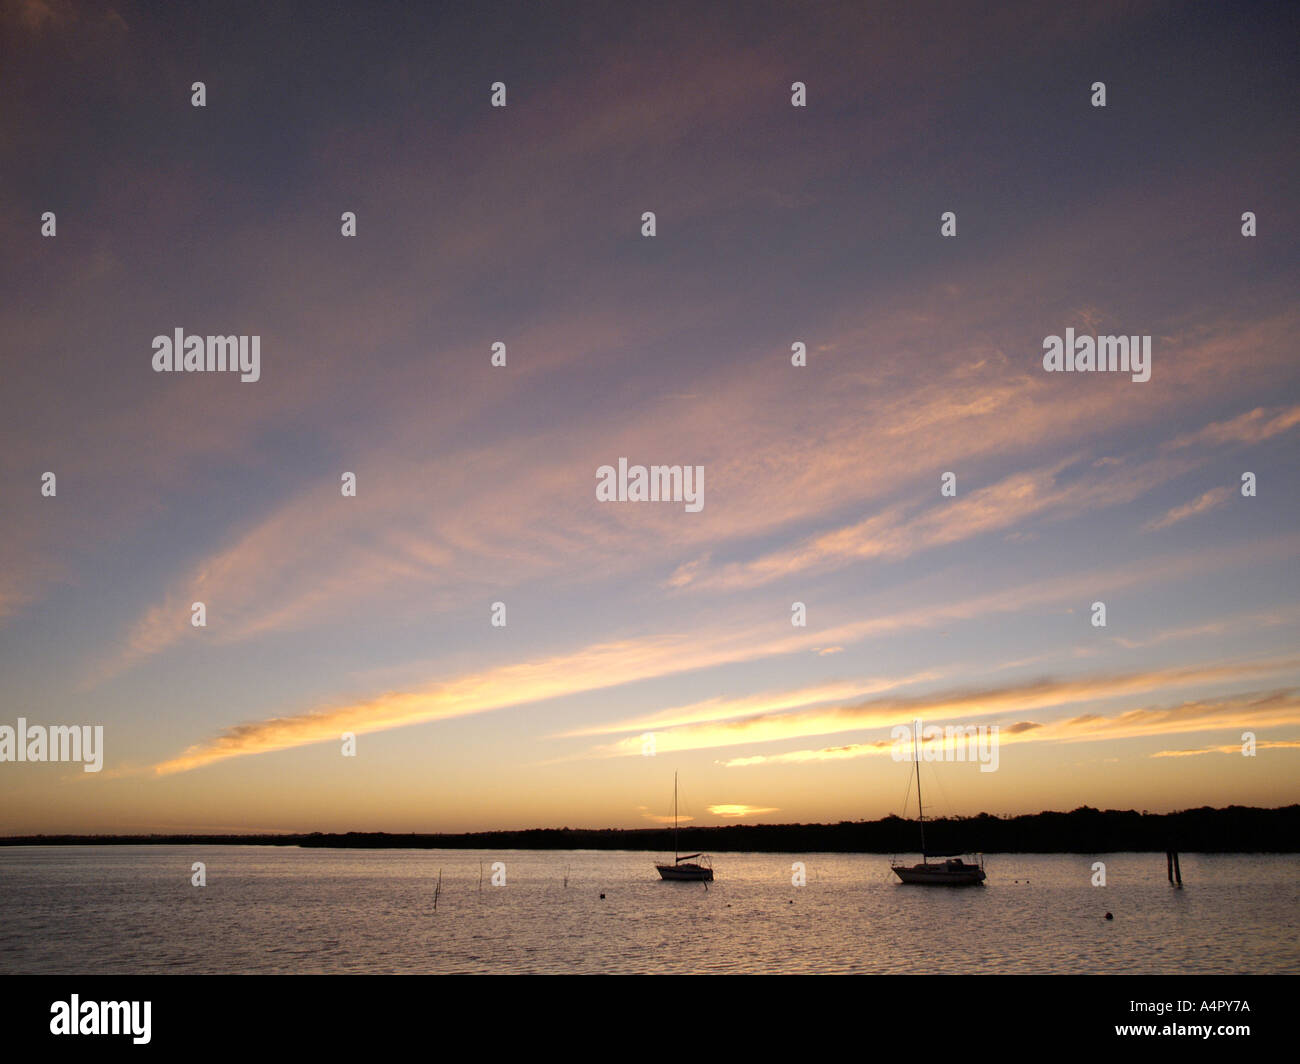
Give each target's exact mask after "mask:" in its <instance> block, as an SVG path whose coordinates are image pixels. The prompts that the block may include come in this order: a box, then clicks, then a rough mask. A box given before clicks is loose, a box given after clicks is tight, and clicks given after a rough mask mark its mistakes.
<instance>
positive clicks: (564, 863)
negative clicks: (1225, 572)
mask: <svg viewBox="0 0 1300 1064" xmlns="http://www.w3.org/2000/svg"><path fill="white" fill-rule="evenodd" d="M480 856H481V857H482V858H483V861H484V865H483V887H482V890H481V891H480V889H479V859H480ZM657 857H658V855H656V854H648V853H627V852H614V853H592V852H589V851H583V852H578V853H537V852H531V851H498V852H492V853H487V852H485V853H482V854H480V853H479V852H477V851H466V850H453V851H440V850H420V851H402V850H391V851H365V850H300V849H272V848H269V847H261V846H246V847H245V846H239V847H235V846H219V847H212V848H210V849H204V848H201V847H191V846H104V847H98V846H96V847H90V846H85V847H80V846H79V847H57V848H56V847H21V848H18V847H15V848H0V972H4V973H14V972H28V973H30V972H51V973H87V974H118V973H140V972H218V973H219V972H267V973H270V972H290V973H292V972H972V971H973V972H1000V973H1001V972H1005V973H1040V972H1041V973H1049V972H1090V973H1109V972H1157V973H1197V972H1207V973H1236V972H1293V973H1294V972H1300V944H1298V938H1300V936H1298V935H1297V923H1298V921H1300V857H1296V856H1270V857H1260V856H1229V857H1210V856H1196V855H1187V856H1184V857H1183V859H1182V868H1183V881H1184V883H1185V884H1186V887H1185V889H1183V890H1182V891H1178V890H1174V889H1172V888H1171V887H1170V886H1169V885H1168V883H1167V882H1166V880H1165V869H1164V857H1163V855H1162V854H1106V855H1101V856H1100V857H1085V856H1072V855H1071V856H1059V855H1053V856H1028V855H994V856H990V857H989V858H988V859H987V867H988V871H989V885H988V886H986V887H984V888H983V889H979V888H976V889H969V890H943V889H927V888H924V887H903V886H899V885H896V884H894V883H893V882H892V876H891V875H890V873H889V869H888V858H886V857H879V856H871V855H853V856H848V855H841V854H811V855H804V856H802V857H797V856H794V855H789V856H787V855H783V854H718V855H716V856H715V858H714V867H715V869H716V870H717V875H718V879H717V880H716V881H715V882H713V883H712V884H710V886H709V889H708V890H707V891H706V890H705V889H704V887H703V886H702V885H701V884H698V883H691V884H683V883H662V882H660V881H659V879H658V876H657V875H656V873H655V871H654V868H653V867H652V866H653V862H654V860H655V859H656V858H657ZM795 860H802V861H803V862H804V863H805V864H806V866H807V878H808V883H807V886H805V887H802V888H797V887H793V886H791V882H790V879H791V869H790V866H791V863H792V862H793V861H795ZM1094 860H1104V861H1105V862H1106V870H1107V880H1108V886H1106V887H1104V888H1103V887H1093V886H1091V885H1090V878H1091V875H1092V873H1091V870H1090V866H1091V864H1092V862H1093V861H1094ZM194 861H203V862H205V863H206V864H207V876H208V885H207V886H206V887H203V888H197V887H193V886H191V885H190V875H191V873H190V866H191V864H192V863H193V862H194ZM493 861H504V862H505V865H506V885H505V886H503V887H493V886H491V885H490V879H491V874H492V873H491V866H492V862H493ZM566 868H567V869H568V876H569V886H568V887H567V888H566V887H565V886H564V885H563V878H564V875H565V870H566ZM439 869H441V870H442V890H441V893H440V895H439V899H438V909H437V912H436V913H435V912H434V909H433V894H434V883H435V882H436V880H437V877H438V871H439ZM602 891H603V892H604V893H605V898H604V900H601V898H600V893H601V892H602ZM1107 910H1109V911H1111V912H1113V913H1114V916H1115V919H1114V920H1113V921H1106V920H1105V919H1104V916H1105V913H1106V912H1107Z"/></svg>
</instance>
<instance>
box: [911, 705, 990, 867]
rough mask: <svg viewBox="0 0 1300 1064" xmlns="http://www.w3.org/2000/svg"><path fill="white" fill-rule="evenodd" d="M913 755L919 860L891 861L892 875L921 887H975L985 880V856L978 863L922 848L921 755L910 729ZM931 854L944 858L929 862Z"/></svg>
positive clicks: (914, 734)
mask: <svg viewBox="0 0 1300 1064" xmlns="http://www.w3.org/2000/svg"><path fill="white" fill-rule="evenodd" d="M912 759H913V760H914V761H915V762H916V811H917V816H918V817H919V818H920V824H921V863H920V864H916V865H900V864H890V866H889V867H890V869H891V870H892V871H893V873H894V875H896V876H898V878H899V879H900V880H902V881H903V882H904V883H912V884H915V885H916V886H923V887H975V886H979V884H981V883H983V882H984V879H985V876H984V858H983V857H982V856H981V857H980V858H979V862H978V863H977V864H970V863H967V862H966V861H964V860H962V856H961V854H960V852H958V853H952V852H945V853H938V852H936V851H933V850H927V849H926V848H925V807H924V806H923V805H922V804H921V758H920V755H919V753H918V752H917V748H916V731H915V730H914V731H913V732H912ZM931 857H941V858H944V860H942V861H938V862H935V863H933V864H931V862H930V858H931Z"/></svg>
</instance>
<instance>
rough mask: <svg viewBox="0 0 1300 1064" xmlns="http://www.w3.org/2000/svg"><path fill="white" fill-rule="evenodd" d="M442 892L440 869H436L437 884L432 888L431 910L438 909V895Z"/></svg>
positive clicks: (435, 910)
mask: <svg viewBox="0 0 1300 1064" xmlns="http://www.w3.org/2000/svg"><path fill="white" fill-rule="evenodd" d="M441 893H442V869H441V868H439V869H438V885H437V886H436V887H434V888H433V911H434V912H437V911H438V895H439V894H441Z"/></svg>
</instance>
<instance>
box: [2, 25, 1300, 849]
mask: <svg viewBox="0 0 1300 1064" xmlns="http://www.w3.org/2000/svg"><path fill="white" fill-rule="evenodd" d="M1298 23H1300V9H1297V8H1296V7H1295V6H1294V5H1289V4H1265V3H1260V4H1249V5H1172V4H1163V3H1124V4H1093V5H1088V7H1087V9H1086V10H1073V9H1069V8H1066V7H1064V6H1058V5H1051V4H1048V5H1045V4H1039V3H1026V4H1003V5H998V6H997V10H996V11H987V10H978V9H977V5H968V4H934V5H932V4H909V5H874V4H859V3H854V4H835V3H816V4H813V3H808V4H804V3H785V4H779V5H771V4H752V5H750V4H747V5H744V6H743V7H741V6H740V5H700V4H693V3H686V4H656V5H633V4H621V3H620V4H576V5H575V4H552V3H548V4H532V3H512V4H500V3H478V4H473V5H456V6H455V8H453V7H452V6H451V5H406V6H397V5H393V6H389V5H355V6H348V5H340V4H279V3H270V4H257V5H240V4H211V5H203V4H199V5H183V6H182V5H151V4H131V3H119V2H114V3H94V2H87V3H69V2H63V0H15V2H14V3H10V4H7V5H6V6H4V8H3V15H0V93H2V98H3V99H4V100H5V105H4V107H3V108H2V109H0V242H2V244H3V247H4V254H3V257H2V259H0V283H2V290H3V292H4V295H5V298H4V299H3V300H2V301H0V360H2V364H0V370H2V372H0V726H3V725H8V726H10V727H14V728H16V727H17V722H18V720H19V718H23V719H25V720H26V721H27V722H28V723H29V724H30V725H44V726H48V725H54V724H69V725H74V724H75V725H88V726H102V728H103V729H104V730H103V767H102V769H101V771H98V772H85V771H84V770H83V766H82V765H81V764H79V763H71V764H70V763H66V762H64V763H31V762H15V761H7V762H0V833H4V834H26V833H36V832H46V833H57V832H95V833H98V832H118V833H135V832H171V831H175V832H180V831H211V832H242V831H250V832H252V831H256V832H276V831H286V832H293V831H314V830H319V831H347V830H359V831H361V830H370V831H379V830H385V831H474V830H485V829H493V828H521V827H541V826H570V827H647V826H653V825H655V824H658V823H662V822H663V821H664V819H665V817H666V816H669V815H670V814H671V811H672V793H673V775H674V773H678V774H679V777H680V787H681V797H680V808H681V813H682V815H683V819H684V820H685V821H686V822H689V823H696V824H722V823H754V822H768V823H773V822H781V823H788V822H830V821H840V820H855V819H874V818H876V817H881V816H886V815H889V814H891V813H894V814H899V815H903V814H905V813H907V814H908V815H914V813H915V791H914V790H910V788H911V787H912V781H911V773H912V765H911V764H910V763H908V762H906V761H905V760H901V759H899V758H898V757H896V756H894V755H895V754H896V753H897V749H896V747H895V746H894V745H892V738H891V737H892V736H893V734H894V733H893V731H892V729H893V728H894V727H895V726H897V725H906V724H908V723H909V722H911V721H913V720H917V719H920V720H921V721H922V722H923V723H924V724H937V725H941V726H942V725H952V726H961V727H963V728H964V727H969V726H973V727H977V728H978V727H985V728H992V727H993V726H995V725H996V726H997V728H998V748H997V749H998V760H997V768H996V771H981V768H982V767H985V768H987V766H981V765H979V764H977V763H974V762H972V761H964V762H958V761H955V760H936V761H934V762H933V763H930V762H926V763H924V764H923V766H922V774H923V775H922V778H923V781H924V784H925V798H926V814H927V816H943V815H974V814H976V813H979V812H990V813H994V814H999V815H1008V814H1017V813H1025V812H1036V811H1038V810H1041V809H1072V808H1075V807H1077V806H1080V805H1085V804H1086V805H1090V806H1095V807H1100V808H1125V809H1128V808H1135V809H1147V810H1150V811H1153V812H1155V811H1168V810H1174V809H1181V808H1189V807H1195V806H1201V805H1215V806H1222V805H1227V804H1242V805H1259V806H1277V805H1284V804H1290V803H1293V802H1296V801H1300V782H1298V781H1300V641H1298V640H1297V638H1296V635H1297V630H1298V628H1300V598H1298V596H1297V590H1298V586H1300V565H1298V564H1297V560H1298V559H1300V525H1298V522H1297V517H1298V516H1300V514H1298V511H1300V506H1298V505H1297V498H1298V494H1300V493H1298V491H1297V489H1298V488H1300V465H1298V464H1297V461H1296V455H1297V442H1298V441H1300V361H1298V360H1297V349H1296V336H1297V334H1298V327H1300V302H1298V301H1297V298H1296V292H1297V291H1300V257H1297V255H1296V253H1295V248H1296V246H1297V237H1298V235H1300V234H1298V232H1297V222H1298V218H1297V207H1296V204H1297V202H1298V201H1300V187H1298V182H1297V175H1298V174H1300V166H1298V165H1297V163H1298V161H1300V151H1298V149H1300V143H1298V127H1297V123H1296V120H1295V114H1296V112H1297V106H1296V105H1297V88H1300V64H1297V62H1296V58H1295V41H1296V39H1297V30H1298V29H1300V25H1298ZM195 82H202V83H203V85H204V92H205V99H204V106H202V107H196V106H194V105H193V86H194V83H195ZM796 82H800V83H802V84H803V85H804V86H805V90H806V96H805V104H806V105H805V106H801V107H800V106H794V105H793V104H792V96H793V86H794V84H795V83H796ZM1097 82H1101V83H1104V85H1105V94H1106V98H1105V106H1104V107H1102V106H1094V100H1095V99H1096V89H1095V83H1097ZM494 83H501V84H503V85H504V86H505V106H503V107H500V106H493V105H492V95H493V89H492V86H493V85H494ZM45 212H53V214H54V216H55V224H56V231H55V234H54V235H53V236H46V235H42V228H43V219H42V216H43V215H44V214H45ZM344 212H353V213H354V214H355V217H356V233H355V235H354V236H348V235H344V234H343V232H342V228H343V223H342V216H343V213H344ZM645 212H653V214H654V221H655V232H654V235H653V236H647V235H644V234H643V216H644V214H645ZM945 212H952V214H953V215H954V216H955V235H952V236H945V235H943V233H942V225H943V215H944V214H945ZM1246 212H1250V213H1251V214H1252V215H1253V216H1254V219H1255V221H1254V225H1255V226H1256V232H1255V235H1253V236H1246V235H1243V226H1244V223H1243V217H1242V216H1243V214H1244V213H1246ZM176 329H183V330H185V332H186V333H188V334H198V335H212V334H216V335H244V336H257V337H259V338H260V367H259V368H260V377H259V379H258V380H256V381H247V382H246V381H242V380H240V377H239V375H238V374H230V373H220V372H216V373H207V372H204V373H195V372H191V373H173V372H156V371H155V370H154V368H153V359H154V351H155V348H154V346H153V344H154V338H155V337H157V336H160V335H162V336H169V337H170V336H171V335H172V334H173V333H174V331H175V330H176ZM1067 329H1072V330H1074V332H1075V334H1077V335H1088V336H1098V335H1124V336H1130V335H1132V336H1141V337H1150V346H1151V360H1150V378H1149V379H1148V380H1145V381H1135V380H1133V379H1132V375H1131V374H1127V373H1119V372H1113V373H1112V372H1094V373H1053V372H1048V371H1047V370H1046V369H1045V368H1044V363H1043V357H1044V342H1045V339H1046V338H1048V337H1051V336H1064V335H1065V333H1066V330H1067ZM498 342H499V343H502V344H505V346H506V352H507V354H506V364H505V365H504V366H501V365H493V362H492V349H493V344H495V343H498ZM796 343H801V344H803V345H805V348H806V352H807V357H806V365H794V364H792V362H793V359H792V345H794V344H796ZM620 458H626V459H627V460H628V462H629V463H630V464H633V465H635V464H643V465H654V464H662V465H681V466H690V467H702V468H703V496H702V499H703V506H702V507H700V508H699V509H698V510H697V511H694V512H692V511H691V510H688V509H687V507H686V506H684V505H683V504H682V502H681V501H678V502H671V501H668V502H638V501H613V502H610V501H601V500H599V499H598V498H597V492H596V488H597V484H598V470H599V469H600V467H602V466H605V465H613V466H616V465H617V464H618V461H619V459H620ZM47 472H53V473H54V474H55V478H56V480H55V493H54V494H53V495H49V494H45V493H43V484H44V482H45V481H44V479H43V476H44V474H45V473H47ZM346 473H352V474H353V475H354V476H355V479H356V492H355V495H354V496H353V495H345V494H344V492H343V490H342V483H343V478H344V474H346ZM949 473H950V474H952V477H951V478H949V483H951V484H953V485H954V486H955V494H946V495H945V494H943V492H942V490H941V489H942V487H943V484H944V482H945V477H944V475H945V474H949ZM1247 473H1249V474H1253V481H1254V484H1255V492H1254V494H1253V495H1249V494H1243V488H1242V485H1243V480H1242V478H1243V474H1247ZM195 602H202V603H203V604H204V607H205V611H206V617H205V620H206V625H205V626H202V627H197V626H195V625H194V624H193V623H191V622H192V618H193V612H192V605H193V603H195ZM495 603H502V604H504V619H505V624H504V625H494V624H493V619H494V610H495V611H496V618H497V619H498V620H499V619H500V610H499V609H498V608H496V607H494V604H495ZM796 603H801V604H802V607H803V609H802V613H803V614H804V619H805V621H806V623H805V624H804V625H802V626H800V625H796V624H794V623H792V621H793V620H796V619H798V617H797V613H798V612H799V611H797V610H796V607H795V604H796ZM1094 603H1103V604H1104V607H1105V625H1104V626H1100V625H1098V624H1097V623H1096V621H1097V619H1098V615H1097V611H1096V609H1095V607H1094ZM345 733H350V734H352V735H353V736H355V749H354V753H353V752H352V751H350V750H348V749H346V748H345V742H344V740H343V735H344V734H345ZM1245 733H1250V735H1251V736H1253V737H1254V742H1255V747H1254V751H1253V756H1245V755H1244V754H1243V741H1244V740H1243V735H1244V734H1245ZM989 734H991V733H989ZM646 736H652V738H651V739H647V738H646ZM927 749H929V750H930V752H931V753H934V752H936V751H938V749H939V748H938V747H937V746H936V745H934V744H932V745H931V746H930V747H928V748H927ZM350 754H351V756H349V755H350ZM909 795H910V797H909ZM909 801H910V802H911V805H910V807H909V805H908V802H909ZM687 818H689V819H687Z"/></svg>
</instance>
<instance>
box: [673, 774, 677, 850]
mask: <svg viewBox="0 0 1300 1064" xmlns="http://www.w3.org/2000/svg"><path fill="white" fill-rule="evenodd" d="M676 863H677V773H676V772H674V773H673V864H676Z"/></svg>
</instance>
